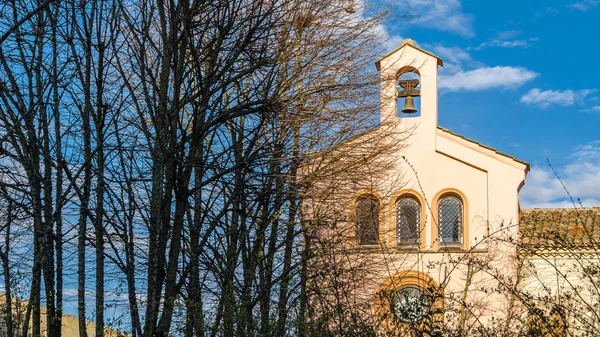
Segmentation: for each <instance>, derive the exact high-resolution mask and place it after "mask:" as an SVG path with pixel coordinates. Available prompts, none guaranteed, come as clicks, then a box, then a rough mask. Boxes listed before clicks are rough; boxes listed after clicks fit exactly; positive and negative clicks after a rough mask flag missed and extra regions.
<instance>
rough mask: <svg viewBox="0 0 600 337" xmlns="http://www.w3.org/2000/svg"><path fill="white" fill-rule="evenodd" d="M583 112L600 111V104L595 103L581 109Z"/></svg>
mask: <svg viewBox="0 0 600 337" xmlns="http://www.w3.org/2000/svg"><path fill="white" fill-rule="evenodd" d="M579 111H581V112H591V113H600V105H594V106H593V107H590V108H586V109H581V110H579Z"/></svg>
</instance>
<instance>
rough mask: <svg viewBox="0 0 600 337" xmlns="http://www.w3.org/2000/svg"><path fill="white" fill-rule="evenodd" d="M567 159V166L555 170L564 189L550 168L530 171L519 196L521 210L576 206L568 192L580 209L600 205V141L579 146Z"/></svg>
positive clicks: (545, 167)
mask: <svg viewBox="0 0 600 337" xmlns="http://www.w3.org/2000/svg"><path fill="white" fill-rule="evenodd" d="M568 158H569V159H570V160H571V161H570V162H569V163H568V164H566V165H564V166H561V167H555V171H556V172H557V174H558V176H559V177H560V178H561V180H562V182H563V183H564V185H565V187H563V186H562V184H561V182H560V181H559V179H558V178H557V177H556V176H555V174H554V172H552V170H551V168H550V167H549V166H547V165H545V166H540V165H535V166H533V167H532V168H531V171H530V172H529V174H528V175H527V180H526V184H525V186H524V187H523V189H522V190H521V193H520V201H521V206H522V207H524V208H531V207H573V202H572V201H571V200H570V199H569V197H568V194H567V191H569V193H570V194H571V196H572V197H573V199H574V202H575V204H576V205H577V206H580V205H579V202H581V204H582V205H583V206H584V207H594V206H600V140H596V141H593V142H590V143H588V144H584V145H580V146H578V147H576V148H575V149H574V152H573V154H572V155H570V156H569V157H568ZM565 188H566V190H565Z"/></svg>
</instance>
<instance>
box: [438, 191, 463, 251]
mask: <svg viewBox="0 0 600 337" xmlns="http://www.w3.org/2000/svg"><path fill="white" fill-rule="evenodd" d="M438 225H439V228H440V233H439V239H440V242H442V243H445V244H448V243H458V244H460V243H462V236H463V204H462V201H461V200H460V199H459V198H458V197H456V196H454V195H448V196H445V197H443V198H441V199H440V201H439V203H438Z"/></svg>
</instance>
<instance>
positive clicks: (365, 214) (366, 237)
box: [356, 195, 380, 245]
mask: <svg viewBox="0 0 600 337" xmlns="http://www.w3.org/2000/svg"><path fill="white" fill-rule="evenodd" d="M379 208H380V205H379V199H377V198H376V197H374V196H372V195H368V196H361V197H359V198H358V199H357V200H356V233H357V237H358V244H360V245H374V244H377V243H378V242H379Z"/></svg>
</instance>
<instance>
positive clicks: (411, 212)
mask: <svg viewBox="0 0 600 337" xmlns="http://www.w3.org/2000/svg"><path fill="white" fill-rule="evenodd" d="M396 236H397V239H398V243H400V244H409V243H418V242H419V241H420V238H421V205H420V204H419V202H418V201H417V200H416V199H415V198H412V197H406V198H402V199H400V200H399V201H398V203H397V204H396Z"/></svg>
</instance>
